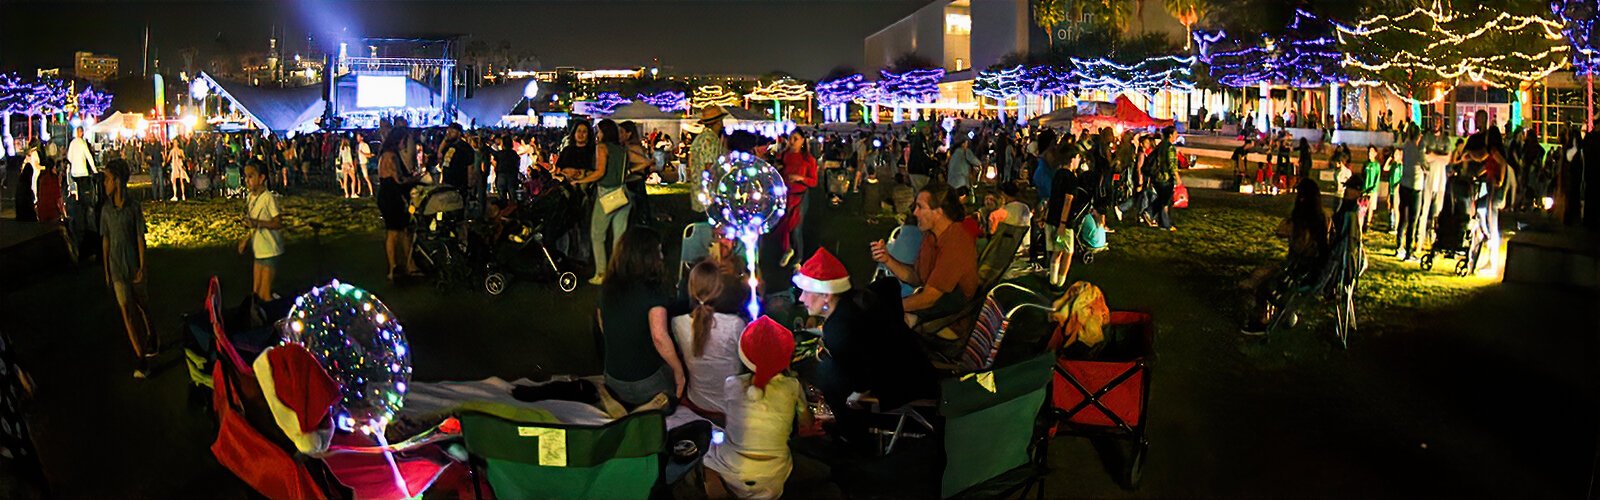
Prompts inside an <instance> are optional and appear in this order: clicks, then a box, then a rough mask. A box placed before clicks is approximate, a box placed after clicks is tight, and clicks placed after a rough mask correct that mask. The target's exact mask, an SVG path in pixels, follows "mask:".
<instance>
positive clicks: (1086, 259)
mask: <svg viewBox="0 0 1600 500" xmlns="http://www.w3.org/2000/svg"><path fill="white" fill-rule="evenodd" d="M1083 263H1084V264H1093V263H1094V252H1084V253H1083Z"/></svg>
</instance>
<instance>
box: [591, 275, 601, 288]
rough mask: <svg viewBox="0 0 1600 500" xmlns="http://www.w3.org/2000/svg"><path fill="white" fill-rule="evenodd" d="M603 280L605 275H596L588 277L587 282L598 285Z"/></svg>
mask: <svg viewBox="0 0 1600 500" xmlns="http://www.w3.org/2000/svg"><path fill="white" fill-rule="evenodd" d="M604 282H605V277H604V276H599V275H596V276H595V277H593V278H589V284H591V285H594V286H600V284H601V283H604Z"/></svg>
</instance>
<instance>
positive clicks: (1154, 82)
mask: <svg viewBox="0 0 1600 500" xmlns="http://www.w3.org/2000/svg"><path fill="white" fill-rule="evenodd" d="M1194 62H1195V58H1194V57H1193V56H1188V57H1181V56H1163V57H1152V58H1147V59H1144V60H1142V61H1139V62H1138V63H1134V64H1131V65H1124V64H1119V63H1117V62H1115V61H1111V60H1107V59H1073V60H1072V65H1073V72H1074V73H1075V80H1076V81H1075V82H1073V83H1072V84H1071V85H1072V86H1073V87H1074V88H1075V89H1077V90H1100V91H1105V92H1107V93H1113V94H1114V93H1122V92H1137V93H1140V94H1144V95H1152V94H1155V93H1157V92H1160V91H1162V90H1174V91H1179V92H1187V91H1190V90H1194V75H1193V71H1192V70H1191V69H1190V67H1191V66H1193V65H1194Z"/></svg>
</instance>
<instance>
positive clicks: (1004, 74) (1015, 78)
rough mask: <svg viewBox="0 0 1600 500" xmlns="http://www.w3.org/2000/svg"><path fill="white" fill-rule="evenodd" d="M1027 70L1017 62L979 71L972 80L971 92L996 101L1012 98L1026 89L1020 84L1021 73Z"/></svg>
mask: <svg viewBox="0 0 1600 500" xmlns="http://www.w3.org/2000/svg"><path fill="white" fill-rule="evenodd" d="M1027 70H1028V67H1027V66H1024V65H1020V64H1019V65H1016V66H1011V67H1008V68H990V69H986V70H983V71H979V72H978V76H976V77H974V78H973V81H972V93H974V94H977V95H980V96H983V97H987V98H990V99H994V100H996V101H1006V100H1010V99H1014V98H1016V97H1018V96H1021V95H1022V94H1023V91H1024V90H1026V89H1025V88H1024V87H1023V85H1022V75H1023V73H1024V72H1026V71H1027Z"/></svg>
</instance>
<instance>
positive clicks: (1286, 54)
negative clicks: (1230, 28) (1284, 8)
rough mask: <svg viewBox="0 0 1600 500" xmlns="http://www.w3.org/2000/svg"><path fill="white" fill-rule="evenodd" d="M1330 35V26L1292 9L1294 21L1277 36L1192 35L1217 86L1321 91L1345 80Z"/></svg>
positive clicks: (1210, 33)
mask: <svg viewBox="0 0 1600 500" xmlns="http://www.w3.org/2000/svg"><path fill="white" fill-rule="evenodd" d="M1333 31H1334V26H1333V24H1332V23H1330V22H1328V21H1326V20H1323V19H1320V18H1317V17H1316V16H1314V15H1312V14H1311V13H1310V12H1306V11H1305V10H1303V9H1295V14H1294V18H1293V19H1292V20H1291V21H1290V22H1289V25H1288V26H1287V27H1286V28H1285V30H1284V33H1283V35H1282V36H1280V37H1277V38H1270V37H1267V36H1265V35H1262V36H1261V37H1259V38H1256V39H1252V40H1239V39H1236V38H1232V37H1229V36H1228V34H1227V33H1226V32H1224V31H1221V30H1218V31H1211V32H1207V31H1196V32H1195V33H1194V41H1195V44H1196V49H1197V52H1198V53H1199V58H1200V62H1203V63H1205V64H1206V66H1207V69H1208V70H1209V71H1210V74H1211V76H1212V77H1213V78H1216V79H1217V81H1218V82H1219V83H1221V84H1223V85H1227V86H1230V87H1251V86H1255V85H1258V84H1260V83H1263V82H1265V83H1269V84H1282V85H1289V86H1292V87H1301V88H1306V87H1322V86H1326V85H1328V84H1332V83H1343V82H1345V81H1348V80H1349V78H1348V77H1347V76H1345V74H1344V68H1343V61H1344V55H1343V54H1342V53H1340V52H1339V50H1338V40H1337V39H1335V37H1334V36H1333Z"/></svg>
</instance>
